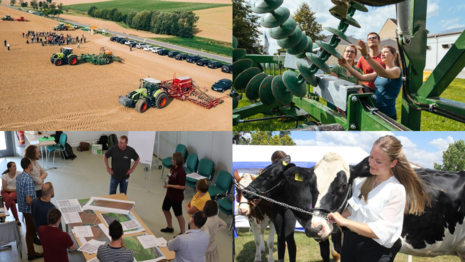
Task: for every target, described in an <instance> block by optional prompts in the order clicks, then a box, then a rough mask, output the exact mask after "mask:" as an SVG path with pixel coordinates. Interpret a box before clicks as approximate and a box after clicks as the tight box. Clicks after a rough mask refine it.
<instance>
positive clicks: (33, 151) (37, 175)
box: [24, 145, 48, 197]
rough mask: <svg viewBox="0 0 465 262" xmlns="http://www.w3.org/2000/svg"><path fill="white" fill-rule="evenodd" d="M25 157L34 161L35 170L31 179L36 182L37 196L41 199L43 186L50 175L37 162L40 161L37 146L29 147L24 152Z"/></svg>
mask: <svg viewBox="0 0 465 262" xmlns="http://www.w3.org/2000/svg"><path fill="white" fill-rule="evenodd" d="M24 157H27V158H29V159H31V161H32V167H33V169H32V171H31V177H32V179H33V180H34V184H35V187H36V195H37V197H41V196H42V185H43V184H44V180H45V178H47V176H48V173H47V172H46V171H45V169H43V168H42V166H40V164H39V161H37V160H39V159H40V152H39V148H38V147H37V146H35V145H29V146H28V147H27V148H26V150H25V151H24Z"/></svg>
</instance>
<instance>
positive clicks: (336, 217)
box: [328, 212, 347, 227]
mask: <svg viewBox="0 0 465 262" xmlns="http://www.w3.org/2000/svg"><path fill="white" fill-rule="evenodd" d="M328 219H329V221H330V222H336V223H337V224H338V225H339V226H341V227H345V226H346V224H347V219H345V218H344V217H343V216H341V214H339V212H335V213H329V215H328Z"/></svg>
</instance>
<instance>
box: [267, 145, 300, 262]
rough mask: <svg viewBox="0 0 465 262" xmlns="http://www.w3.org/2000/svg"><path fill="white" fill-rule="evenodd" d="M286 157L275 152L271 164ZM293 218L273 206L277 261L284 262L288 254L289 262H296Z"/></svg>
mask: <svg viewBox="0 0 465 262" xmlns="http://www.w3.org/2000/svg"><path fill="white" fill-rule="evenodd" d="M285 156H287V154H286V153H284V152H283V151H276V152H274V153H273V155H271V163H274V162H276V161H278V160H281V159H283V158H284V157H285ZM295 222H296V219H295V216H294V213H292V211H291V210H290V209H289V208H287V207H283V206H281V205H276V204H275V205H273V223H274V227H275V229H276V234H278V261H284V255H285V253H286V244H287V251H288V253H289V261H290V262H295V261H296V254H297V246H296V244H295V240H294V231H295Z"/></svg>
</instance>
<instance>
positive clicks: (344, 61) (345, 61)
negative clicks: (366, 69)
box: [337, 58, 349, 67]
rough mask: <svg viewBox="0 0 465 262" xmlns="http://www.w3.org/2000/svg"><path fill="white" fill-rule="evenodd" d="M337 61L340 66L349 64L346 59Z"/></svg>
mask: <svg viewBox="0 0 465 262" xmlns="http://www.w3.org/2000/svg"><path fill="white" fill-rule="evenodd" d="M337 62H338V63H339V65H340V66H343V67H348V66H349V64H348V63H347V60H345V59H344V58H342V59H338V60H337Z"/></svg>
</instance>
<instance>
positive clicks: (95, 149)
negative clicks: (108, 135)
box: [92, 144, 102, 155]
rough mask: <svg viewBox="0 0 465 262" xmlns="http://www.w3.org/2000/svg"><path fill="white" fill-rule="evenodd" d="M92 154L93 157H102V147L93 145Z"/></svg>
mask: <svg viewBox="0 0 465 262" xmlns="http://www.w3.org/2000/svg"><path fill="white" fill-rule="evenodd" d="M92 154H93V155H102V145H99V144H93V145H92Z"/></svg>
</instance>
